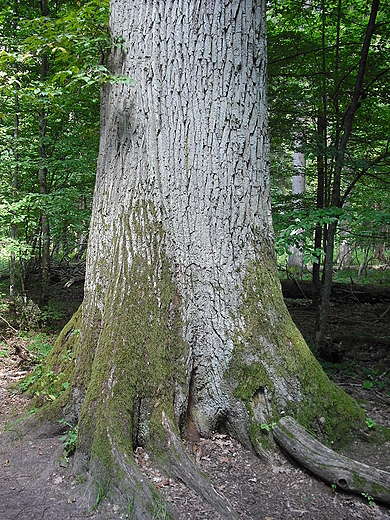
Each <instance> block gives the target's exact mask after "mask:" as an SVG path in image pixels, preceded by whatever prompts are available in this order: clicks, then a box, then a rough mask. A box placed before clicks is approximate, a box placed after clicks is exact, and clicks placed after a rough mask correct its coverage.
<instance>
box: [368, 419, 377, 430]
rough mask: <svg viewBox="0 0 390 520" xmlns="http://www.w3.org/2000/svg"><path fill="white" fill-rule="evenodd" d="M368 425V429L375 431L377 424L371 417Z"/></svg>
mask: <svg viewBox="0 0 390 520" xmlns="http://www.w3.org/2000/svg"><path fill="white" fill-rule="evenodd" d="M366 425H367V428H369V429H370V430H373V429H374V428H375V427H376V422H375V421H373V420H372V419H371V418H370V417H367V418H366Z"/></svg>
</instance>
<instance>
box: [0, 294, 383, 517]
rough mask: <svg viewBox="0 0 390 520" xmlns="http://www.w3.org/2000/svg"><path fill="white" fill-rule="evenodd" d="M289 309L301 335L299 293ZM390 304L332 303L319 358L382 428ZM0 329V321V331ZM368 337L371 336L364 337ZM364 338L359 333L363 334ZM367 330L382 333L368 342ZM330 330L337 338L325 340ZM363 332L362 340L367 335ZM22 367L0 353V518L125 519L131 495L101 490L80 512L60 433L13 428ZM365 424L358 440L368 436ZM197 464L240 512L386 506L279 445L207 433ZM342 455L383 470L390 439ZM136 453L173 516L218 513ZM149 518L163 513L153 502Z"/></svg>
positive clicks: (346, 512)
mask: <svg viewBox="0 0 390 520" xmlns="http://www.w3.org/2000/svg"><path fill="white" fill-rule="evenodd" d="M288 306H289V309H290V312H291V313H292V315H293V317H294V319H295V321H296V323H297V324H298V326H299V327H300V328H301V330H302V332H303V333H304V335H305V337H306V338H307V339H308V340H309V342H310V334H311V324H312V322H313V319H314V318H313V311H312V309H311V307H310V306H309V305H308V304H307V303H305V302H304V301H290V302H288ZM388 307H389V303H381V302H379V303H376V304H360V303H356V302H355V303H353V304H352V303H351V302H344V303H343V304H338V305H335V306H334V307H333V308H332V316H331V322H330V324H329V337H328V343H327V346H328V351H331V350H332V351H333V350H334V351H335V352H333V353H332V356H333V358H337V359H336V361H337V363H335V362H334V359H333V363H332V364H330V363H328V364H325V368H326V369H327V370H328V371H329V373H330V375H331V377H332V378H333V379H334V380H335V381H336V382H337V383H338V384H340V385H341V386H342V388H343V389H344V390H345V391H347V392H348V393H350V394H352V395H353V396H354V397H355V398H357V399H358V400H359V403H360V404H361V406H363V407H364V408H365V409H366V411H367V416H368V417H369V418H370V419H372V421H374V422H376V423H378V424H382V425H385V426H387V427H390V387H389V379H390V378H389V369H390V363H389V361H390V349H389V346H388V344H386V341H385V340H384V341H382V340H383V338H389V337H390V312H387V311H386V309H387V308H388ZM3 330H4V329H3ZM368 336H370V338H368ZM364 337H366V340H367V341H364V340H362V338H363V339H364ZM375 337H377V338H382V339H381V340H377V341H375ZM334 338H336V339H337V341H336V342H335V341H334ZM368 339H369V341H368ZM24 372H25V365H24V364H23V361H22V362H21V359H20V357H18V356H16V355H11V356H10V357H5V356H4V357H0V519H1V520H35V519H40V520H41V519H53V520H54V519H58V520H67V519H74V520H76V519H79V520H81V519H89V518H91V519H96V520H108V519H111V518H112V519H125V518H132V516H131V503H129V504H128V505H127V506H123V504H121V505H119V504H116V503H115V502H114V501H113V500H112V499H111V497H110V495H109V494H108V496H106V497H105V498H104V499H103V500H102V501H101V502H100V504H99V506H98V508H97V510H96V511H95V510H88V509H87V508H86V500H85V485H84V483H83V481H84V476H83V475H77V474H74V472H73V470H72V463H71V461H70V464H69V466H68V467H62V466H61V459H62V455H63V446H62V443H61V440H60V439H59V437H58V436H57V437H50V438H47V437H39V436H38V434H37V433H32V434H31V435H27V436H21V429H20V426H19V423H18V419H17V418H18V417H19V416H20V415H23V413H25V411H26V409H27V408H26V406H27V405H28V398H27V397H26V396H25V394H20V393H19V392H18V391H15V390H10V389H9V385H10V384H11V383H13V382H15V381H17V380H18V379H19V378H20V377H22V375H23V374H24ZM370 431H371V430H367V432H366V434H367V438H368V437H369V435H368V432H370ZM188 449H189V450H190V451H191V453H192V454H193V456H194V458H195V460H196V462H197V463H198V465H199V467H200V468H201V469H202V471H204V472H205V473H206V474H207V475H208V477H209V478H210V479H211V481H212V482H213V485H214V487H215V489H216V491H217V492H218V493H220V494H221V495H222V496H223V497H224V498H225V499H226V501H227V502H228V503H229V504H230V505H231V506H232V508H233V509H234V510H235V511H236V513H237V517H238V518H240V519H246V520H249V519H253V520H271V519H274V520H288V519H296V518H306V519H309V520H328V519H334V520H341V519H343V520H348V519H389V520H390V510H389V508H386V507H384V506H381V505H379V504H371V505H369V503H368V500H367V498H365V497H363V496H354V495H349V494H345V493H342V492H340V491H336V492H334V491H333V490H332V488H331V487H330V486H328V485H326V484H324V483H322V482H321V481H319V480H317V479H316V478H315V477H313V476H311V475H310V474H308V473H307V472H306V471H305V470H303V469H302V468H300V467H298V466H297V465H296V464H294V462H292V461H290V460H288V459H287V458H286V457H285V456H284V455H283V454H282V453H281V452H280V450H279V449H278V448H276V449H275V453H274V455H273V457H272V459H271V460H270V462H269V463H268V464H266V463H264V462H262V461H261V460H259V459H258V458H256V457H255V456H253V455H252V454H251V453H250V452H248V451H247V450H245V449H244V448H242V446H240V445H239V444H238V443H237V442H236V441H234V440H232V439H231V438H229V437H227V436H225V435H221V434H216V435H214V436H213V437H212V438H211V439H201V440H200V442H198V443H197V444H194V445H193V444H191V445H188ZM344 453H345V454H346V455H348V456H352V457H353V458H355V459H357V460H360V461H362V462H365V463H367V464H371V465H373V466H375V467H377V468H380V469H383V470H386V471H388V472H390V442H389V441H387V442H385V443H384V444H380V445H375V444H372V443H368V442H364V435H363V436H362V438H359V439H356V441H355V443H354V444H352V445H350V446H348V449H347V450H345V452H344ZM136 460H137V463H138V465H139V466H140V467H141V468H142V469H143V471H144V473H145V478H149V479H150V480H151V482H153V484H154V485H155V486H156V487H157V489H159V491H160V492H161V494H162V495H163V496H164V497H165V499H166V501H167V502H168V503H169V504H172V506H173V507H174V508H175V510H176V512H177V518H179V519H180V520H185V519H209V520H217V519H221V518H222V517H221V516H220V515H219V514H218V513H216V512H215V511H213V510H212V509H211V507H210V506H209V505H208V503H207V502H205V501H204V500H203V499H201V498H200V497H199V496H197V495H196V494H195V493H194V492H193V491H192V490H190V489H188V488H187V487H186V486H185V485H184V484H183V483H182V482H181V481H179V480H173V479H170V478H169V477H167V476H166V475H161V474H160V473H159V472H158V471H157V470H156V469H155V468H153V466H152V464H151V463H150V460H149V458H148V455H147V453H145V451H143V450H142V449H141V448H138V449H137V452H136ZM155 518H156V519H163V518H168V513H167V511H166V509H165V507H164V506H163V505H162V503H158V504H156V510H155Z"/></svg>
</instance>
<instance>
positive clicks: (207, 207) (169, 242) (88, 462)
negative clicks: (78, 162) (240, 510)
mask: <svg viewBox="0 0 390 520" xmlns="http://www.w3.org/2000/svg"><path fill="white" fill-rule="evenodd" d="M110 26H111V31H112V34H113V38H114V41H119V42H121V41H123V44H122V45H121V46H116V47H115V48H114V49H113V50H112V52H111V55H110V56H109V66H110V68H111V70H112V72H114V73H121V74H125V75H127V76H128V77H129V78H132V80H133V83H132V84H129V85H126V84H111V85H105V86H104V87H103V90H102V104H101V143H100V154H99V160H98V172H97V179H96V187H95V194H94V203H93V212H92V221H91V230H90V237H89V248H88V256H87V271H86V282H85V297H84V302H83V308H82V318H81V317H80V315H79V314H78V315H77V316H76V317H75V318H74V319H73V321H72V322H71V324H69V325H68V327H67V329H66V331H64V333H63V334H62V335H61V336H60V338H59V340H58V342H57V346H56V347H55V349H54V350H53V353H52V355H51V358H50V359H49V363H54V362H55V361H54V360H55V359H57V360H59V359H61V357H60V353H61V352H63V349H65V348H67V349H70V348H72V347H73V348H74V356H75V359H74V361H73V362H72V364H71V366H72V367H73V375H72V376H71V377H70V379H71V380H72V381H73V383H72V384H71V385H70V386H69V388H68V391H67V392H66V393H64V394H63V395H62V397H61V399H59V400H58V404H57V406H58V405H60V406H59V407H58V409H59V413H61V414H62V409H60V407H62V408H63V410H65V411H66V419H67V420H68V421H74V422H75V423H76V422H78V423H79V441H78V449H77V451H76V464H77V466H78V467H79V468H80V469H81V468H84V469H85V470H87V469H89V471H90V475H91V482H95V484H96V482H98V481H99V482H100V483H101V482H103V481H104V479H105V476H107V478H108V477H110V478H111V483H112V484H117V485H118V486H119V487H120V489H121V491H122V492H123V493H124V494H125V495H126V494H127V496H132V495H128V493H129V492H131V493H132V494H133V493H135V494H136V496H135V501H136V504H137V508H139V511H138V510H137V511H138V513H139V514H141V516H142V515H144V516H142V518H148V513H147V511H146V510H145V504H146V503H147V501H148V500H149V499H150V492H149V491H148V490H147V489H146V488H145V485H144V484H140V482H142V478H141V477H140V475H139V474H138V473H137V470H136V467H135V466H134V464H132V462H131V461H132V449H134V448H135V447H136V446H139V445H141V446H144V447H145V448H146V449H147V450H148V451H149V452H150V453H151V454H152V455H153V454H154V455H155V456H156V455H158V454H159V453H160V454H163V457H160V458H159V459H158V460H159V462H160V464H161V465H163V466H164V467H165V469H166V470H169V471H171V472H172V473H176V474H180V476H181V478H182V479H183V480H185V482H186V483H187V484H188V485H190V486H192V487H196V485H197V484H196V483H197V480H196V478H195V476H194V475H195V473H194V470H193V468H192V466H191V463H190V462H184V461H187V459H186V458H185V457H186V456H185V455H184V452H183V451H180V442H178V438H179V434H180V433H181V435H182V436H185V435H186V433H187V429H188V428H190V429H191V430H192V431H194V430H196V431H197V432H198V433H199V434H200V435H203V436H208V435H210V434H211V432H213V431H215V430H220V431H224V432H228V433H229V434H231V435H232V436H234V437H235V438H237V439H239V440H240V441H241V442H242V443H243V444H244V445H246V446H247V447H249V448H251V449H253V447H254V448H255V449H256V450H257V451H258V452H262V450H263V448H264V447H267V446H268V447H270V446H271V445H272V437H271V436H270V435H268V434H267V433H266V432H265V430H264V429H263V428H261V424H262V423H271V422H273V420H275V419H277V418H278V417H280V416H281V415H282V414H283V413H291V414H293V415H294V416H295V417H297V418H298V420H300V422H301V423H302V424H303V425H305V426H310V428H311V431H317V432H318V434H319V435H321V434H322V435H329V436H330V437H331V438H332V440H334V441H335V442H337V441H338V440H340V439H345V438H346V436H347V434H348V432H350V431H351V429H352V428H356V427H358V426H359V424H360V421H361V420H362V417H363V414H362V412H361V410H360V409H359V407H358V406H357V405H355V404H354V403H353V402H352V401H351V400H350V399H349V398H348V397H347V396H346V395H345V394H344V393H343V392H342V391H341V390H340V389H338V388H337V387H335V386H334V385H332V384H331V383H330V382H329V380H328V379H327V378H326V376H325V374H324V373H323V371H322V370H321V368H320V366H319V364H318V363H317V362H316V361H315V359H314V357H313V356H312V354H311V353H310V351H309V349H308V348H307V346H306V345H305V343H304V341H303V339H302V337H301V335H300V334H299V332H298V331H297V329H296V327H295V326H294V324H293V323H292V320H291V318H290V316H289V315H288V312H287V310H286V308H285V306H284V303H283V298H282V294H281V290H280V284H279V281H278V276H277V271H276V262H275V255H274V250H273V232H272V224H271V214H270V192H269V174H268V160H269V149H268V135H267V105H266V30H265V1H264V0H261V1H260V0H253V1H252V0H248V1H247V2H235V1H233V0H231V1H223V2H222V1H219V0H217V1H215V2H206V1H200V2H199V1H196V2H195V1H191V2H185V3H179V2H176V1H175V0H166V1H164V2H162V1H157V0H156V1H149V2H141V3H140V2H132V1H129V0H114V1H113V2H112V4H111V19H110ZM61 363H63V361H60V364H61ZM56 366H58V365H56ZM55 406H56V405H54V407H55ZM52 413H53V412H52ZM61 416H62V417H63V415H61ZM179 458H180V461H179ZM191 468H192V469H191ZM96 475H97V476H96ZM118 475H120V478H119V476H118ZM199 479H200V476H199ZM137 482H138V484H139V485H137ZM91 489H92V490H93V488H91ZM208 489H209V491H208V492H210V493H212V491H211V489H210V487H209V488H208ZM129 490H130V491H129ZM96 493H97V492H96V490H95V494H94V495H93V491H92V495H91V500H92V502H93V501H94V500H95V499H96ZM148 493H149V495H148ZM148 497H149V498H148ZM216 501H217V499H216ZM218 507H219V506H218ZM221 507H222V506H221ZM225 513H226V512H224V514H225ZM149 514H150V513H149ZM229 514H230V513H229ZM225 517H226V518H228V517H229V516H228V514H227V513H226V515H225Z"/></svg>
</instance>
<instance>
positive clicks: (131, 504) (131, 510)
mask: <svg viewBox="0 0 390 520" xmlns="http://www.w3.org/2000/svg"><path fill="white" fill-rule="evenodd" d="M126 513H127V518H129V519H130V520H136V519H137V518H138V516H137V513H136V512H135V497H134V494H133V498H132V499H131V500H130V498H129V499H128V504H127V511H126Z"/></svg>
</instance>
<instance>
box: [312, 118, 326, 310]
mask: <svg viewBox="0 0 390 520" xmlns="http://www.w3.org/2000/svg"><path fill="white" fill-rule="evenodd" d="M324 127H325V121H324V119H323V117H321V116H319V117H318V121H317V131H318V135H319V136H320V137H321V136H322V137H323V136H324V131H325V128H324ZM324 189H325V173H324V155H323V154H319V155H318V157H317V201H316V207H317V209H322V208H323V207H324ZM322 238H323V234H322V226H321V225H317V226H316V229H315V232H314V249H315V250H316V251H320V249H321V247H322ZM321 261H322V259H321V256H318V257H317V262H314V263H313V288H314V291H313V306H314V308H316V309H317V310H318V309H319V306H320V302H321Z"/></svg>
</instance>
